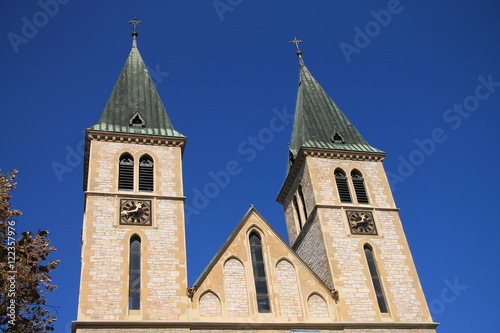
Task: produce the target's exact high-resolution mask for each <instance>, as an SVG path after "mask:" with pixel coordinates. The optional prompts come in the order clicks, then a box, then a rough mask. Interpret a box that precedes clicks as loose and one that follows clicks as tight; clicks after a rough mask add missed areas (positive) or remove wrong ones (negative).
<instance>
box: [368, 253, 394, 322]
mask: <svg viewBox="0 0 500 333" xmlns="http://www.w3.org/2000/svg"><path fill="white" fill-rule="evenodd" d="M364 251H365V256H366V262H367V263H368V269H369V270H370V275H371V277H372V282H373V289H375V295H376V296H377V302H378V307H379V309H380V312H382V313H387V312H389V311H388V310H387V304H386V302H385V296H384V289H383V288H382V283H381V282H380V276H379V274H378V270H377V263H376V262H375V257H374V255H373V249H372V247H371V246H370V245H368V244H365V246H364Z"/></svg>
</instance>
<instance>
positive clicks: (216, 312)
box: [199, 291, 222, 317]
mask: <svg viewBox="0 0 500 333" xmlns="http://www.w3.org/2000/svg"><path fill="white" fill-rule="evenodd" d="M199 307H200V316H202V317H220V316H222V309H221V304H220V299H219V297H217V296H216V295H215V294H214V293H213V292H210V291H208V292H206V293H204V294H203V295H202V296H201V297H200V305H199Z"/></svg>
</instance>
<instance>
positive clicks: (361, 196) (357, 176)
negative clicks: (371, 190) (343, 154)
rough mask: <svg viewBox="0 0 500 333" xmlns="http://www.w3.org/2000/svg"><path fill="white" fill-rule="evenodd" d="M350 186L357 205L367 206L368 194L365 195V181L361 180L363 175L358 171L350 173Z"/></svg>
mask: <svg viewBox="0 0 500 333" xmlns="http://www.w3.org/2000/svg"><path fill="white" fill-rule="evenodd" d="M351 178H352V185H354V192H355V193H356V199H358V203H360V204H367V203H369V202H368V194H367V193H366V188H365V181H364V180H363V175H362V174H361V172H359V171H358V170H352V171H351Z"/></svg>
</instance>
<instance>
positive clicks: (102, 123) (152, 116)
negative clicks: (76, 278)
mask: <svg viewBox="0 0 500 333" xmlns="http://www.w3.org/2000/svg"><path fill="white" fill-rule="evenodd" d="M129 23H131V24H133V25H134V28H133V31H132V39H133V40H132V50H131V51H130V54H129V56H128V59H127V61H126V62H125V66H123V69H122V71H121V73H120V76H119V77H118V80H117V82H116V84H115V87H114V88H113V92H112V93H111V96H110V97H109V100H108V103H107V104H106V107H105V108H104V111H103V113H102V115H101V118H100V119H99V122H98V123H97V124H95V125H94V126H92V127H91V128H90V129H92V130H100V131H108V132H121V133H136V134H149V135H162V136H174V137H184V136H183V135H182V134H180V133H179V132H177V131H176V130H174V128H173V126H172V123H171V122H170V119H169V117H168V115H167V112H166V110H165V107H164V106H163V103H162V101H161V99H160V96H159V95H158V91H157V90H156V86H155V84H154V82H153V80H152V79H151V76H150V75H149V72H148V68H147V67H146V64H145V63H144V61H143V60H142V57H141V55H140V53H139V50H138V49H137V35H138V32H137V24H139V23H141V22H140V21H137V19H136V18H134V20H133V21H130V22H129Z"/></svg>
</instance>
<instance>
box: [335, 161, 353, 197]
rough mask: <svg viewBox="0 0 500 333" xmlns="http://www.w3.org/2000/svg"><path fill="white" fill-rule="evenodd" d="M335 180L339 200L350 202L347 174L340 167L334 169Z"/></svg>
mask: <svg viewBox="0 0 500 333" xmlns="http://www.w3.org/2000/svg"><path fill="white" fill-rule="evenodd" d="M335 181H336V182H337V190H338V191H339V197H340V201H341V202H348V203H350V202H352V200H351V193H350V192H349V185H347V176H346V174H345V172H344V170H342V169H340V168H337V169H335Z"/></svg>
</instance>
